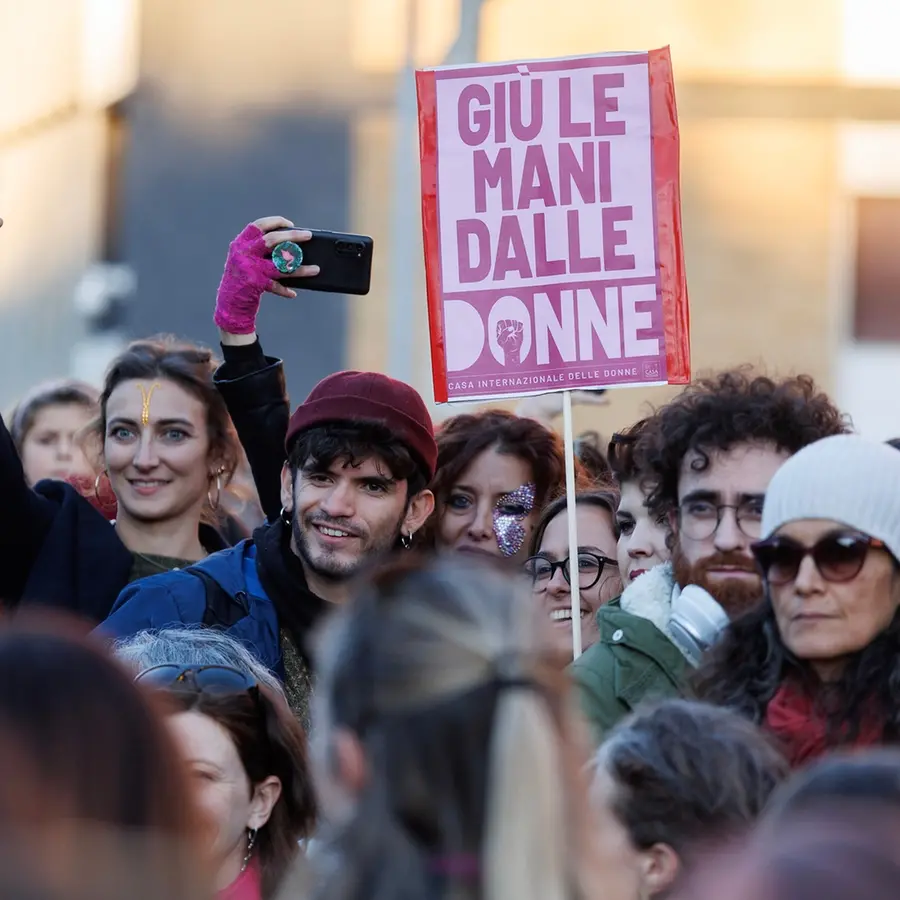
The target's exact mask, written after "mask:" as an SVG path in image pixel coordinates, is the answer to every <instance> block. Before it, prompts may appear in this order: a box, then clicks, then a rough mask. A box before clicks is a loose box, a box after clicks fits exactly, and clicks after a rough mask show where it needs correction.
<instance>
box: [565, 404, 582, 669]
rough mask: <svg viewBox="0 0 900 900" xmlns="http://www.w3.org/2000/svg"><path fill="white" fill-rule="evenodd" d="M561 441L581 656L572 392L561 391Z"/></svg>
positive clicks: (575, 652) (576, 651) (576, 647)
mask: <svg viewBox="0 0 900 900" xmlns="http://www.w3.org/2000/svg"><path fill="white" fill-rule="evenodd" d="M563 441H564V443H565V452H566V518H567V519H568V522H569V573H570V587H571V590H572V595H571V596H572V656H573V658H574V659H578V657H579V656H581V591H580V590H579V586H578V521H577V519H576V516H575V436H574V428H573V426H572V392H571V391H563Z"/></svg>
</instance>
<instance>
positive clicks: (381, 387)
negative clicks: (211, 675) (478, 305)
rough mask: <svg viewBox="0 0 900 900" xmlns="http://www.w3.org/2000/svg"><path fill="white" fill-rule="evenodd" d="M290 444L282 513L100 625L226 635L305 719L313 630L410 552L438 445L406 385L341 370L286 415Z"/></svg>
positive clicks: (122, 600) (426, 510) (146, 589)
mask: <svg viewBox="0 0 900 900" xmlns="http://www.w3.org/2000/svg"><path fill="white" fill-rule="evenodd" d="M286 449H287V462H286V463H285V464H284V468H283V470H282V476H281V502H282V505H283V508H282V511H281V516H280V517H278V518H277V519H275V521H273V522H270V523H269V524H267V525H264V526H262V527H261V528H259V529H258V530H257V531H256V533H255V534H254V536H253V538H252V539H251V540H248V541H242V542H241V543H240V544H238V545H237V546H236V547H233V548H230V549H228V550H223V551H221V552H220V553H216V554H213V555H212V556H209V557H207V558H206V559H205V560H203V561H202V562H200V563H197V564H196V565H195V566H191V567H190V568H189V569H185V570H183V571H174V572H168V573H166V574H165V575H161V576H155V577H152V578H146V579H144V580H142V581H139V582H136V583H134V584H132V585H131V586H129V587H128V588H126V590H125V591H123V593H122V595H121V596H120V597H119V600H118V601H117V603H116V606H115V607H114V609H113V612H112V614H111V615H110V617H109V619H108V620H107V621H106V622H105V623H104V625H103V626H102V627H101V629H100V630H101V631H102V632H103V633H105V634H107V635H113V636H116V637H122V636H126V635H132V634H135V633H136V632H138V631H142V630H144V629H147V628H164V627H166V626H173V625H175V626H177V625H179V624H183V625H207V626H216V627H220V628H225V629H227V630H228V632H229V633H230V634H231V635H232V637H235V638H237V639H238V640H240V641H241V642H243V643H244V644H245V645H246V646H247V647H248V648H249V649H250V650H251V651H252V652H253V653H254V654H255V655H256V656H257V657H258V658H259V660H260V661H261V662H263V663H264V664H265V665H266V666H268V667H269V668H270V669H272V670H273V671H274V672H276V674H278V675H279V676H280V677H281V678H282V679H283V680H284V681H285V689H286V692H287V694H288V698H289V699H290V700H291V704H292V706H293V707H294V708H295V709H296V710H298V711H299V712H301V713H303V712H305V708H306V701H307V695H308V691H309V665H308V662H307V653H306V639H307V636H308V634H309V632H310V631H311V629H312V628H313V627H314V625H315V624H316V623H317V622H318V620H319V619H320V618H321V616H322V614H323V613H324V612H325V610H327V608H328V607H329V605H330V604H339V603H342V602H344V600H345V599H346V598H347V596H348V594H349V591H350V587H351V583H352V580H353V578H354V577H355V576H356V575H357V574H358V573H359V572H360V571H362V570H363V569H364V568H365V567H366V566H367V565H369V564H370V563H371V562H373V561H375V560H377V559H378V558H379V557H380V556H382V555H384V554H385V553H387V552H389V551H391V550H392V549H394V548H396V547H409V546H411V544H412V539H413V536H414V535H415V533H416V532H417V531H418V530H419V529H420V528H421V527H422V525H423V524H424V523H425V520H426V519H427V518H428V516H429V515H430V514H431V511H432V510H433V508H434V497H433V496H432V494H431V492H430V491H429V490H427V488H426V486H427V485H428V483H429V482H430V481H431V479H432V478H433V476H434V468H435V464H436V461H437V446H436V444H435V440H434V429H433V426H432V423H431V418H430V416H429V414H428V410H427V408H426V407H425V403H424V402H423V400H422V398H421V397H420V396H419V394H418V393H416V391H415V390H414V389H413V388H411V387H410V386H409V385H407V384H404V383H402V382H399V381H395V380H393V379H391V378H388V377H387V376H385V375H380V374H376V373H372V372H339V373H337V374H335V375H330V376H328V377H327V378H325V379H323V380H322V381H321V382H319V384H318V385H316V387H315V388H313V390H312V392H311V393H310V395H309V397H307V399H306V401H305V402H304V403H302V404H301V405H300V406H299V407H298V408H297V409H296V410H295V411H294V414H293V415H292V416H291V419H290V424H289V426H288V431H287V441H286Z"/></svg>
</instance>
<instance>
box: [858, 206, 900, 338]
mask: <svg viewBox="0 0 900 900" xmlns="http://www.w3.org/2000/svg"><path fill="white" fill-rule="evenodd" d="M856 223H857V225H856V298H855V307H854V316H853V336H854V337H855V338H856V340H858V341H878V342H880V343H884V342H898V343H900V197H861V198H859V199H858V200H857V202H856Z"/></svg>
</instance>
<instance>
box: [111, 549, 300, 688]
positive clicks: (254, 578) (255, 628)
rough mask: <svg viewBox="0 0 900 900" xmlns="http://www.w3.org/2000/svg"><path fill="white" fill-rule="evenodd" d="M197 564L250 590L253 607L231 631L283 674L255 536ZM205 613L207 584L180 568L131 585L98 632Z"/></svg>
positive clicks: (239, 589) (199, 618)
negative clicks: (259, 566)
mask: <svg viewBox="0 0 900 900" xmlns="http://www.w3.org/2000/svg"><path fill="white" fill-rule="evenodd" d="M193 568H197V569H202V570H203V571H205V572H207V573H208V574H209V576H210V577H211V578H213V579H214V580H215V581H216V582H218V583H219V584H220V585H221V586H222V588H223V589H224V591H225V592H226V593H227V594H228V595H229V596H230V597H236V596H238V594H244V595H245V597H243V598H242V599H243V600H244V601H245V602H246V605H247V607H248V610H249V612H248V614H247V615H246V616H244V617H243V618H242V619H239V620H238V621H237V622H235V624H234V625H232V626H231V627H230V628H229V629H227V632H226V633H227V634H229V635H230V636H231V637H233V638H235V639H236V640H238V641H240V642H241V643H242V644H243V645H244V646H245V647H246V648H247V649H248V650H249V651H250V652H251V653H252V654H253V655H254V656H255V657H256V658H257V659H258V660H259V661H260V662H261V663H263V665H265V666H267V667H268V668H269V669H271V670H272V671H273V672H275V673H276V674H277V675H278V676H279V677H281V678H283V677H284V670H283V666H282V663H281V639H280V637H279V627H278V615H277V613H276V611H275V605H274V604H273V603H272V601H271V600H270V599H269V597H268V596H267V595H266V592H265V591H264V590H263V586H262V584H261V582H260V580H259V575H258V574H257V571H256V544H255V543H254V542H253V541H252V540H248V541H241V542H240V543H239V544H237V545H236V546H235V547H231V548H229V549H228V550H222V551H220V552H219V553H214V554H212V556H208V557H207V558H206V559H204V560H201V561H200V562H199V563H197V564H196V565H195V566H194V567H193ZM205 613H206V585H205V584H204V582H203V581H202V580H201V579H200V578H198V577H197V576H196V575H192V574H191V573H190V572H183V571H179V570H177V569H176V570H175V571H172V572H164V573H163V574H161V575H154V576H152V577H150V578H144V579H142V580H141V581H136V582H134V584H131V585H129V586H128V587H127V588H125V590H124V591H122V593H121V594H120V595H119V599H118V600H117V601H116V603H115V606H114V607H113V610H112V612H111V613H110V616H109V618H108V619H107V620H106V621H105V622H104V623H103V624H102V625H101V626H100V627H99V628H98V629H97V633H98V634H100V635H104V636H107V637H116V638H121V637H130V636H131V635H133V634H137V633H138V632H139V631H144V630H146V629H148V628H166V627H167V626H174V627H178V626H179V625H200V624H202V622H203V617H204V615H205Z"/></svg>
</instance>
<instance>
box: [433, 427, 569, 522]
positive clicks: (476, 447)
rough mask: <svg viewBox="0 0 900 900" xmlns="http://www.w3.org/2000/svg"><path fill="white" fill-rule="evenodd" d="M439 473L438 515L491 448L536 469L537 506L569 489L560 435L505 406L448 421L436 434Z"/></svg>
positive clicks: (436, 484) (435, 488)
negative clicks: (469, 471)
mask: <svg viewBox="0 0 900 900" xmlns="http://www.w3.org/2000/svg"><path fill="white" fill-rule="evenodd" d="M437 445H438V461H437V472H436V474H435V476H434V481H433V482H432V484H431V489H432V491H433V492H434V497H435V501H436V503H437V508H436V511H435V512H436V518H437V517H440V515H441V512H442V511H443V505H444V502H445V501H446V499H447V495H448V493H449V492H450V490H451V489H452V487H453V485H454V484H456V482H457V481H458V480H459V478H460V476H461V475H462V474H463V472H465V470H466V469H468V467H469V466H470V465H471V464H472V463H473V462H474V461H475V458H476V457H477V456H479V455H480V454H481V453H483V452H484V451H485V450H488V449H490V448H492V447H494V448H496V450H497V452H498V453H505V454H509V455H510V456H515V457H518V458H519V459H521V460H522V461H523V462H525V463H526V464H527V465H528V467H529V468H530V469H531V474H532V478H533V479H534V484H535V488H536V497H535V503H534V506H535V509H541V508H542V507H543V505H544V504H545V503H546V502H547V501H548V500H552V499H553V498H554V497H556V496H558V495H559V494H560V493H562V492H563V491H565V487H566V461H565V456H564V454H563V443H562V440H561V439H560V437H559V435H558V434H556V433H555V432H553V431H551V430H550V429H549V428H546V427H545V426H543V425H541V423H540V422H536V421H535V420H534V419H526V418H523V417H522V416H517V415H515V414H514V413H511V412H508V411H507V410H505V409H487V410H484V411H483V412H479V413H475V414H474V415H461V416H454V417H453V418H452V419H447V421H446V422H444V424H443V426H442V427H441V429H440V431H438V433H437Z"/></svg>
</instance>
